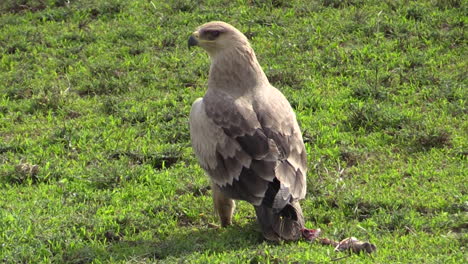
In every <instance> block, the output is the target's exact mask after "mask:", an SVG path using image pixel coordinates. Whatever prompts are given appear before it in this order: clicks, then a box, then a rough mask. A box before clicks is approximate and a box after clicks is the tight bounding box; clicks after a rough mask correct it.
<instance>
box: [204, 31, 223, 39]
mask: <svg viewBox="0 0 468 264" xmlns="http://www.w3.org/2000/svg"><path fill="white" fill-rule="evenodd" d="M205 34H206V37H207V38H208V39H209V40H215V39H216V38H217V37H219V35H221V31H219V30H207V31H205Z"/></svg>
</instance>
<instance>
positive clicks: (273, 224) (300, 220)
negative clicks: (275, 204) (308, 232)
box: [255, 201, 304, 241]
mask: <svg viewBox="0 0 468 264" xmlns="http://www.w3.org/2000/svg"><path fill="white" fill-rule="evenodd" d="M255 212H256V213H257V221H258V223H259V224H260V227H261V229H262V233H263V236H264V237H265V238H266V239H267V240H272V241H280V240H298V239H299V238H301V236H302V232H301V230H302V229H303V228H304V216H303V214H302V208H301V206H300V205H299V202H297V201H294V202H292V203H290V204H287V205H286V206H285V207H284V208H283V209H282V210H281V211H279V212H275V209H272V208H270V207H268V206H265V205H260V206H256V207H255Z"/></svg>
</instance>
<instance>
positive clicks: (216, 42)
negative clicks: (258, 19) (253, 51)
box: [188, 21, 249, 56]
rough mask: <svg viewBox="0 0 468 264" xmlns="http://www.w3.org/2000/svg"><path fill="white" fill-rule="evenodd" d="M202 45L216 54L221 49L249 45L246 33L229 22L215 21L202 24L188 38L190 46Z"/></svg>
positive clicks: (210, 52)
mask: <svg viewBox="0 0 468 264" xmlns="http://www.w3.org/2000/svg"><path fill="white" fill-rule="evenodd" d="M192 46H200V47H202V48H203V49H204V50H206V51H207V52H208V54H210V56H214V55H215V54H217V53H219V52H220V51H223V50H226V49H232V48H236V47H237V48H239V47H245V46H247V47H249V42H248V40H247V38H246V37H245V35H244V34H242V33H241V32H240V31H239V30H237V29H236V28H235V27H233V26H231V25H229V24H228V23H225V22H221V21H213V22H209V23H206V24H203V25H201V26H200V27H198V28H197V30H195V31H194V32H193V33H192V35H191V36H190V38H189V40H188V47H189V48H190V47H192Z"/></svg>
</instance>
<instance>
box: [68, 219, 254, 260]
mask: <svg viewBox="0 0 468 264" xmlns="http://www.w3.org/2000/svg"><path fill="white" fill-rule="evenodd" d="M158 240H159V239H158V238H157V237H155V238H154V240H136V241H127V240H120V241H114V242H112V243H110V244H109V245H108V246H107V248H106V249H97V248H90V247H86V248H81V249H78V250H76V251H73V252H69V253H68V254H66V255H65V256H64V257H63V259H62V260H63V261H65V262H67V263H91V262H93V261H94V260H97V259H100V260H103V259H112V260H127V261H128V260H143V259H144V260H145V261H156V262H158V261H164V260H166V259H167V260H169V259H173V260H175V259H180V258H182V259H185V256H189V255H191V254H193V253H196V252H198V253H206V254H209V255H211V254H216V253H222V252H228V251H231V250H232V249H233V248H235V249H236V250H239V249H247V248H253V247H255V246H257V245H258V244H260V243H262V242H263V239H262V237H261V235H260V232H259V231H258V230H257V229H256V223H250V224H247V225H244V226H236V225H234V226H231V227H228V228H208V227H206V228H200V229H198V230H194V231H188V232H184V230H183V229H180V230H177V229H176V230H174V233H173V234H172V235H171V236H170V237H168V238H166V239H160V240H159V241H158Z"/></svg>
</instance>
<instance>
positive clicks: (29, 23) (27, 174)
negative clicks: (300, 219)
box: [0, 0, 468, 263]
mask: <svg viewBox="0 0 468 264" xmlns="http://www.w3.org/2000/svg"><path fill="white" fill-rule="evenodd" d="M163 2H164V1H154V0H153V1H123V0H108V1H91V0H77V1H64V0H36V1H34V0H21V1H13V0H6V1H2V3H1V4H0V80H1V82H0V91H1V93H0V231H1V232H0V260H1V261H2V262H6V263H15V262H16V263H51V262H53V263H91V262H92V263H104V262H106V263H108V262H110V263H146V262H161V263H180V262H187V263H249V262H250V263H304V262H310V263H328V262H330V261H332V260H337V261H338V260H339V261H340V262H344V263H398V262H399V263H462V262H464V261H465V262H466V261H467V257H466V244H467V242H468V239H467V238H468V235H467V228H468V226H467V222H468V216H467V211H468V201H467V187H468V186H467V180H466V179H467V171H468V168H467V167H468V166H467V164H468V163H467V155H468V120H467V116H468V115H467V114H468V89H467V87H466V85H467V80H466V76H467V65H466V62H467V42H466V39H467V38H466V34H467V33H466V30H465V27H466V25H465V23H466V19H467V16H466V14H467V9H468V5H467V2H466V1H463V0H427V1H408V0H378V1H377V0H344V1H338V0H321V1H318V0H315V1H314V0H312V1H308V0H294V1H286V0H271V1H267V0H238V1H231V0H229V1H228V0H225V1H214V0H205V1H203V0H186V1H184V0H175V1H166V2H164V3H163ZM211 20H224V21H226V22H229V23H231V24H233V25H235V26H236V27H238V28H239V29H240V30H241V31H243V32H245V34H246V35H247V36H248V37H249V39H250V40H251V43H252V46H253V48H254V49H255V51H256V53H257V57H258V59H259V61H260V64H261V65H262V66H263V68H264V71H265V73H266V74H267V76H268V77H269V79H270V81H271V83H272V84H273V85H274V86H276V87H278V88H279V89H280V90H281V91H283V93H284V94H285V95H286V97H287V98H288V99H289V100H290V102H291V104H292V106H293V108H294V109H295V111H296V113H297V118H298V121H299V123H300V126H301V128H302V131H303V135H304V139H305V141H306V148H307V152H308V166H309V173H308V175H307V187H308V194H307V197H306V199H305V200H304V201H302V205H303V210H304V214H305V218H306V219H305V220H306V225H307V227H309V228H321V229H322V231H323V234H324V236H326V237H329V238H332V239H335V240H340V239H343V238H346V237H349V236H355V237H357V238H359V239H361V240H369V241H371V242H372V243H374V244H376V245H377V247H378V251H377V252H376V253H375V254H372V255H366V254H361V255H351V254H349V253H347V252H340V253H335V252H333V249H332V248H329V247H326V246H322V245H318V244H310V243H308V242H305V241H300V242H295V243H281V244H274V243H268V242H264V241H262V239H261V235H260V233H259V232H258V229H257V226H256V224H255V218H254V211H253V208H252V207H251V206H250V205H248V204H246V203H242V202H241V203H239V205H238V209H237V213H236V215H235V218H234V225H233V226H232V227H228V228H222V229H219V228H216V227H215V226H214V225H215V224H216V223H217V222H218V220H217V219H216V215H215V213H214V211H213V208H212V201H211V190H210V188H209V187H208V186H209V183H208V178H207V177H206V176H205V175H204V173H203V171H202V170H201V169H200V167H199V166H198V165H197V161H196V159H195V158H194V155H193V152H192V150H191V147H190V139H189V132H188V114H189V111H190V106H191V103H192V102H193V101H194V100H195V99H196V98H197V97H200V96H202V95H203V94H204V92H205V89H206V82H207V74H208V69H209V58H208V56H207V55H206V53H205V52H203V51H202V50H201V49H192V50H188V49H187V39H188V37H189V35H190V33H191V32H192V31H193V30H194V29H195V28H196V27H197V26H199V25H200V24H203V23H205V22H208V21H211Z"/></svg>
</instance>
